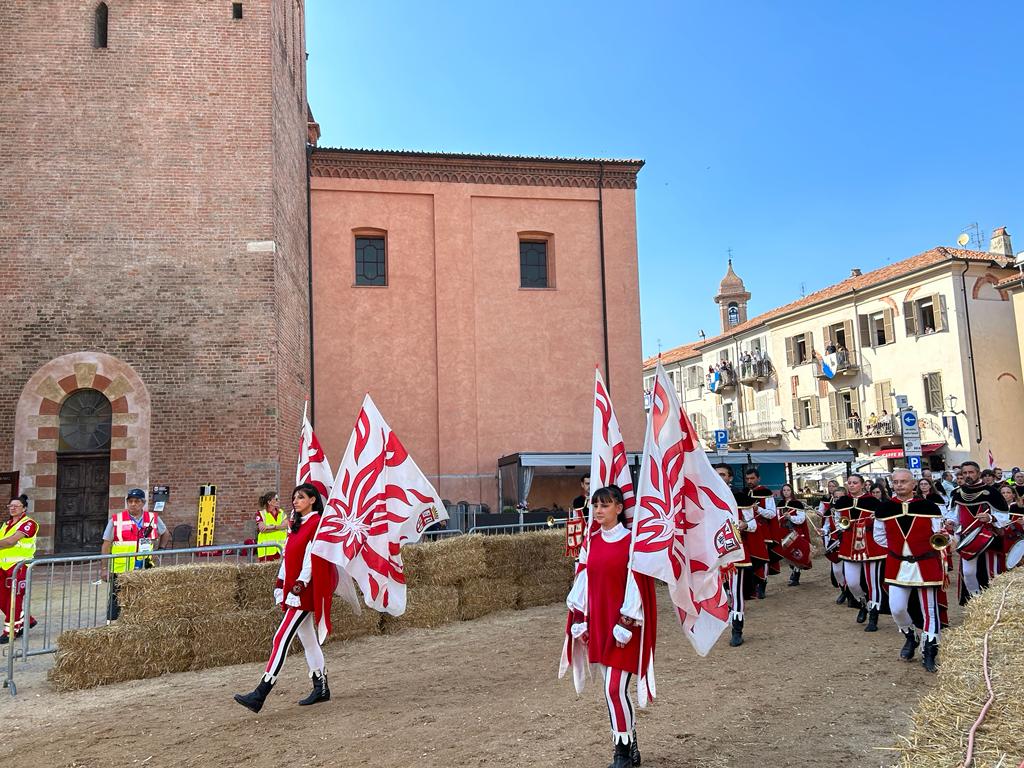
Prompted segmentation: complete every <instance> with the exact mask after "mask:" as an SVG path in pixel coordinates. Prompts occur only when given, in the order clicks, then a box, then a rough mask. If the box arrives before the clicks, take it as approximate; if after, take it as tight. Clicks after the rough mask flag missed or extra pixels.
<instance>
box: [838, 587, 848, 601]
mask: <svg viewBox="0 0 1024 768" xmlns="http://www.w3.org/2000/svg"><path fill="white" fill-rule="evenodd" d="M849 596H850V595H849V593H848V592H847V591H846V587H843V588H842V589H840V590H839V597H837V598H836V605H842V604H843V603H845V602H846V598H848V597H849Z"/></svg>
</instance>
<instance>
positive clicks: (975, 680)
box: [898, 569, 1024, 768]
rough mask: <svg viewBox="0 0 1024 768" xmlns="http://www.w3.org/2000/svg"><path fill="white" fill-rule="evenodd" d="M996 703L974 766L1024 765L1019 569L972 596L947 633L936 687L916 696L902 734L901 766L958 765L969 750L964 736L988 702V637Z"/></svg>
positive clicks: (1023, 577)
mask: <svg viewBox="0 0 1024 768" xmlns="http://www.w3.org/2000/svg"><path fill="white" fill-rule="evenodd" d="M1000 603H1002V614H1001V616H1000V620H999V622H998V623H997V624H996V625H995V628H994V629H992V632H991V635H990V637H989V670H990V674H991V677H992V688H993V691H994V692H995V701H994V703H993V705H992V708H991V709H990V710H989V712H988V715H987V716H986V717H985V719H984V721H983V723H982V725H981V727H980V728H979V729H978V732H977V736H976V740H975V747H974V761H973V763H972V766H973V768H985V767H986V766H988V767H991V768H994V766H1017V765H1020V764H1021V761H1024V730H1022V729H1021V723H1024V690H1022V689H1024V683H1022V680H1024V676H1022V675H1021V670H1022V669H1024V643H1022V642H1021V638H1022V637H1024V571H1021V570H1020V569H1018V570H1014V571H1010V572H1009V573H1006V574H1003V575H1002V576H999V577H998V578H996V579H994V580H993V581H992V584H991V586H990V587H989V589H988V590H986V591H985V592H984V593H982V594H981V595H980V596H978V597H975V598H973V599H972V600H971V601H970V603H968V604H967V607H966V609H965V612H964V622H963V624H962V625H961V626H959V627H957V628H956V629H953V630H951V631H949V632H947V633H945V634H944V635H943V637H942V644H941V645H940V651H939V664H940V667H939V673H938V682H937V685H936V686H935V687H934V688H933V689H932V690H931V692H929V693H928V694H926V695H925V696H923V697H922V698H921V701H920V702H919V703H918V705H917V707H916V708H915V710H914V712H913V714H912V715H911V720H912V721H913V726H912V728H911V732H910V735H909V736H906V737H904V736H901V737H899V752H900V760H899V763H898V765H899V766H901V768H911V766H913V768H947V767H948V768H957V766H959V765H961V764H962V763H963V760H964V757H965V756H966V750H967V738H968V731H969V730H970V728H971V726H972V725H973V724H974V722H975V720H976V719H977V717H978V715H979V714H980V712H981V709H982V707H983V706H984V703H985V701H986V700H987V699H988V691H987V689H986V687H985V680H984V676H983V662H982V656H983V647H984V638H985V633H986V632H988V631H989V627H990V626H992V623H993V621H994V620H995V618H996V614H997V611H998V610H999V606H1000Z"/></svg>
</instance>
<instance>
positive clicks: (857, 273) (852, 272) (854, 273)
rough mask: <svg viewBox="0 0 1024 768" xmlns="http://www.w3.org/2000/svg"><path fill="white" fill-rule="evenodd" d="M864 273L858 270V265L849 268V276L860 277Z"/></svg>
mask: <svg viewBox="0 0 1024 768" xmlns="http://www.w3.org/2000/svg"><path fill="white" fill-rule="evenodd" d="M863 274H864V273H863V272H861V271H860V268H859V267H854V268H853V269H851V270H850V277H860V276H861V275H863Z"/></svg>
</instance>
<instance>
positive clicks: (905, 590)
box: [873, 469, 948, 672]
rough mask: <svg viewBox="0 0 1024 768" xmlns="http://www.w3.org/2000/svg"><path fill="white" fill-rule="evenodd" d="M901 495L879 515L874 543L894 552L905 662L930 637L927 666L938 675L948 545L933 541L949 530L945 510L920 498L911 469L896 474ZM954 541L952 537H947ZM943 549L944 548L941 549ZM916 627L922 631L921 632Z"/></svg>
mask: <svg viewBox="0 0 1024 768" xmlns="http://www.w3.org/2000/svg"><path fill="white" fill-rule="evenodd" d="M892 485H893V488H894V490H895V493H896V495H895V496H894V497H893V498H892V499H890V500H888V501H885V502H882V506H881V508H880V509H879V510H878V511H877V512H876V513H875V524H874V532H873V533H874V539H875V541H876V542H877V543H878V544H879V545H881V546H883V547H886V549H887V550H888V553H887V556H886V559H885V581H886V583H887V584H888V585H889V609H890V610H891V611H892V617H893V619H894V620H895V622H896V626H897V627H898V628H899V630H900V632H901V633H903V637H904V643H903V648H902V650H901V651H900V658H901V659H903V660H904V661H910V660H911V659H913V658H914V650H915V649H916V648H917V646H918V643H919V640H918V637H917V631H919V632H920V633H921V637H922V638H923V639H924V650H923V651H922V652H921V662H922V664H924V668H925V669H926V670H928V671H929V672H934V671H935V662H936V659H937V658H938V654H939V633H940V631H941V629H942V626H943V624H944V623H945V621H944V613H945V602H946V600H945V591H944V590H943V587H942V585H943V581H944V579H945V576H946V569H945V565H944V563H943V551H944V550H945V547H946V545H945V543H944V542H943V541H940V540H938V539H936V540H935V541H934V542H933V541H932V537H933V536H935V535H936V534H938V533H940V532H941V531H942V530H943V520H942V510H940V509H939V507H938V506H937V505H936V504H935V502H933V501H929V500H927V499H921V498H914V476H913V475H912V474H911V472H910V470H908V469H896V470H893V473H892ZM944 536H945V537H946V539H947V540H948V535H945V534H944ZM936 545H940V546H936ZM915 628H916V631H915Z"/></svg>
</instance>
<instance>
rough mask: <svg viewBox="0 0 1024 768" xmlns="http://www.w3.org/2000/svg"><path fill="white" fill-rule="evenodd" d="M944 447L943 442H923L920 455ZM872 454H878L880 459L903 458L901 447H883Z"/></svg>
mask: <svg viewBox="0 0 1024 768" xmlns="http://www.w3.org/2000/svg"><path fill="white" fill-rule="evenodd" d="M945 447H946V444H945V443H925V444H924V445H922V446H921V455H922V456H930V455H931V454H933V453H935V452H936V451H938V450H941V449H942V448H945ZM874 455H875V456H878V457H879V458H882V459H902V458H903V449H902V448H883V449H882V450H880V451H875V453H874Z"/></svg>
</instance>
